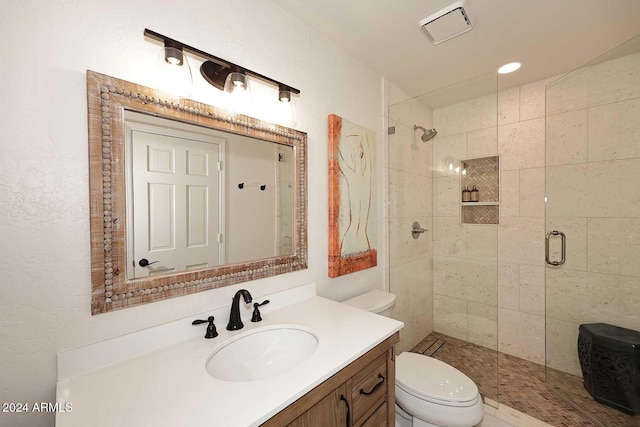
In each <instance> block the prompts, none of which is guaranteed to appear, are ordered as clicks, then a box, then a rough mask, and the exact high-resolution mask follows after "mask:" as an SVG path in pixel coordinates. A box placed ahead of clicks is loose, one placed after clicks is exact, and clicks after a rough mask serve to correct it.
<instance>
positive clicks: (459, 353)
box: [411, 332, 640, 427]
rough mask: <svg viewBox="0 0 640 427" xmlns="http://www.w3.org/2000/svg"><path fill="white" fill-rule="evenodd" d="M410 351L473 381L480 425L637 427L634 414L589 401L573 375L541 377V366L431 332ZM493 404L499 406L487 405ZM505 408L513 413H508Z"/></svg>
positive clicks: (639, 423)
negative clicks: (480, 403)
mask: <svg viewBox="0 0 640 427" xmlns="http://www.w3.org/2000/svg"><path fill="white" fill-rule="evenodd" d="M411 351H413V352H416V353H422V354H426V355H427V356H433V357H435V358H436V359H439V360H442V361H443V362H446V363H448V364H450V365H452V366H454V367H455V368H457V369H459V370H460V371H462V372H464V373H465V374H466V375H467V376H468V377H470V378H471V379H472V380H473V381H475V383H476V384H477V385H478V388H479V389H480V393H482V394H483V395H484V396H485V403H489V405H488V406H487V405H485V419H486V422H485V421H483V423H482V424H480V427H494V426H495V427H503V426H510V425H513V426H520V427H524V426H526V427H529V426H531V427H533V426H544V425H545V423H548V424H550V425H552V426H554V427H638V426H640V416H635V417H632V416H629V415H626V414H623V413H622V412H620V411H617V410H615V409H613V408H609V407H608V406H605V405H601V404H599V403H597V402H595V401H594V400H593V399H592V398H591V396H590V395H589V394H588V393H587V391H586V390H585V389H584V387H583V386H582V380H581V379H580V378H578V377H575V376H573V375H569V374H565V373H563V372H560V371H554V370H549V372H548V374H547V375H546V376H545V368H544V366H542V365H538V364H536V363H533V362H529V361H527V360H524V359H520V358H518V357H514V356H510V355H508V354H504V353H500V352H496V351H493V350H489V349H487V348H485V347H481V346H478V345H475V344H471V343H469V342H466V341H462V340H459V339H456V338H452V337H449V336H447V335H443V334H439V333H437V332H434V333H432V334H430V335H429V336H428V337H426V338H425V339H424V340H423V341H422V342H420V343H419V344H418V345H417V346H416V347H415V348H414V349H413V350H411ZM498 367H499V369H498ZM563 395H564V396H563ZM563 397H569V398H570V400H571V402H576V403H577V404H576V403H569V401H568V400H567V399H565V398H563ZM494 401H497V402H499V404H497V403H496V404H495V405H491V402H494ZM505 406H506V407H505ZM492 407H493V409H495V412H492ZM511 408H512V409H513V410H514V411H509V409H511ZM578 408H579V409H578ZM518 420H520V421H518ZM540 421H542V422H541V423H540ZM536 423H538V424H536Z"/></svg>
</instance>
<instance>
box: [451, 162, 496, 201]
mask: <svg viewBox="0 0 640 427" xmlns="http://www.w3.org/2000/svg"><path fill="white" fill-rule="evenodd" d="M462 163H464V164H465V165H466V167H467V174H466V175H462V188H465V187H469V190H471V189H472V188H473V186H474V185H475V186H476V188H477V189H478V191H479V192H480V193H479V200H480V201H481V202H497V201H498V200H499V199H498V188H499V185H498V182H499V181H498V180H499V170H500V168H499V167H498V157H497V156H493V157H483V158H480V159H469V160H462ZM460 191H462V190H460Z"/></svg>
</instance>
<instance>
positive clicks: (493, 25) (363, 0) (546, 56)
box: [273, 0, 640, 96]
mask: <svg viewBox="0 0 640 427" xmlns="http://www.w3.org/2000/svg"><path fill="white" fill-rule="evenodd" d="M273 1H274V2H275V3H277V4H278V5H280V6H281V7H282V8H284V9H285V10H286V11H288V12H289V13H290V14H292V15H293V16H295V17H297V18H298V19H300V20H301V21H303V22H304V23H306V24H307V25H308V26H309V27H311V28H312V29H314V30H315V31H317V32H318V33H320V34H321V35H323V36H325V37H326V38H328V39H329V40H331V41H333V42H334V43H335V44H337V45H338V46H340V47H342V48H343V49H344V50H346V51H347V52H349V53H350V54H351V55H353V56H354V57H355V58H357V59H359V60H360V61H362V62H363V63H365V64H366V65H367V66H369V67H370V68H371V69H373V70H375V71H376V72H378V73H379V74H381V75H383V76H385V77H387V78H388V79H389V80H391V81H392V82H394V83H395V84H396V85H398V86H399V87H400V88H401V89H403V90H404V91H405V92H407V93H408V94H409V95H411V96H419V95H422V94H425V93H427V92H431V91H434V90H436V89H439V88H443V87H445V86H449V85H452V84H454V83H459V82H461V81H463V80H466V79H470V78H473V77H477V76H485V75H487V74H491V73H494V72H495V70H496V69H497V68H498V67H499V66H500V65H502V64H504V63H506V62H511V61H514V60H518V61H521V62H523V67H522V68H521V69H520V70H519V71H517V72H516V73H513V74H512V75H510V76H509V77H508V78H504V77H501V81H500V88H501V89H502V88H506V87H509V86H512V85H515V84H523V83H527V82H532V81H537V80H541V79H544V78H547V77H551V76H555V75H558V74H560V73H563V72H566V71H569V70H572V69H574V68H577V67H579V66H580V65H583V64H585V63H587V62H589V61H591V60H593V59H595V58H596V57H598V56H599V55H601V54H603V53H605V52H607V51H608V50H610V49H613V48H615V47H616V46H618V45H620V44H622V43H624V42H625V41H627V40H628V39H630V38H632V37H634V36H636V35H638V34H640V0H468V3H469V7H470V9H471V13H472V17H473V24H474V28H473V29H472V30H471V31H469V32H467V33H465V34H462V35H460V36H458V37H455V38H453V39H451V40H449V41H446V42H444V43H442V44H439V45H436V46H433V45H431V44H430V43H429V41H428V40H427V39H426V37H424V35H423V34H422V33H421V31H420V29H419V28H418V21H419V20H420V19H421V18H423V17H426V16H428V15H430V14H432V13H434V12H436V11H438V10H440V9H441V8H443V7H444V6H447V5H448V4H451V3H453V0H273Z"/></svg>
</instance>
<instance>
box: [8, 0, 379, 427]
mask: <svg viewBox="0 0 640 427" xmlns="http://www.w3.org/2000/svg"><path fill="white" fill-rule="evenodd" d="M0 9H1V10H0V16H1V17H2V18H0V21H1V23H2V25H0V39H1V40H4V42H3V43H2V44H0V57H2V58H3V65H2V74H3V82H4V84H3V101H4V102H2V103H0V124H1V128H2V129H3V132H2V136H0V142H1V143H0V236H2V237H1V238H2V245H0V260H1V261H0V262H1V263H2V265H1V267H0V270H1V271H2V275H1V279H0V281H1V286H0V304H1V308H0V338H1V344H2V345H0V378H2V380H1V381H0V400H1V401H2V402H35V401H52V400H53V399H54V387H55V379H56V361H55V354H56V352H57V351H59V350H62V349H68V348H72V347H76V346H81V345H84V344H88V343H92V342H96V341H100V340H103V339H106V338H108V337H113V336H117V335H121V334H124V333H127V332H130V331H134V330H139V329H143V328H147V327H151V326H154V325H158V324H161V323H164V322H169V321H173V320H175V319H180V318H183V317H186V316H189V315H191V314H193V313H198V312H203V311H206V310H208V309H210V308H212V307H215V306H219V305H222V304H226V303H228V302H229V300H230V298H231V296H232V294H233V292H235V291H236V290H237V289H238V288H240V287H244V288H247V289H249V290H250V291H251V292H252V293H253V294H254V296H260V295H263V294H267V293H272V292H275V291H277V290H281V289H285V288H290V287H293V286H295V285H298V284H302V283H309V282H314V281H315V282H317V284H318V290H319V293H320V294H321V295H324V296H327V297H330V298H334V299H337V300H342V299H345V298H347V297H351V296H353V295H355V294H358V293H361V292H363V291H364V290H368V289H372V288H382V286H383V275H382V269H383V267H384V266H383V265H380V264H383V262H384V259H385V256H384V254H381V255H379V266H378V267H377V268H372V269H369V270H366V271H363V272H359V273H354V274H350V275H347V276H344V277H341V278H338V279H332V280H329V279H328V277H327V228H328V216H327V198H328V196H327V115H328V114H330V113H335V114H338V115H341V116H343V117H345V118H348V119H349V120H351V121H353V122H355V123H358V124H360V125H362V126H365V127H367V128H369V129H372V130H374V131H376V133H377V135H378V148H379V152H382V121H381V112H382V95H381V92H382V91H381V79H380V77H379V76H378V75H376V74H375V73H373V72H372V71H370V70H369V69H368V68H366V67H365V66H363V65H362V64H360V63H359V62H356V61H355V60H353V59H352V58H350V57H349V56H348V55H347V54H346V53H344V52H343V51H341V50H339V49H338V48H336V47H335V46H334V45H333V44H331V43H330V42H328V41H326V40H324V39H322V38H321V37H320V36H318V35H317V34H316V33H314V32H312V31H310V30H309V29H308V28H307V27H305V26H304V25H303V24H301V23H299V22H297V21H296V20H294V19H293V18H291V17H290V16H289V15H287V14H286V13H284V12H283V11H282V10H281V9H280V8H278V7H277V6H275V5H274V4H272V3H271V2H268V1H265V0H238V1H234V2H222V1H219V0H207V1H204V0H196V1H190V2H188V3H184V2H172V1H168V0H156V1H150V0H127V1H124V0H114V1H112V2H108V3H105V2H90V1H84V2H80V1H72V0H59V1H55V2H51V1H45V0H36V1H33V2H3V3H2V6H0ZM145 27H146V28H149V29H152V30H154V31H157V32H160V33H162V34H166V35H167V36H170V37H173V38H175V39H178V40H180V41H183V42H184V43H187V44H190V45H192V46H195V47H198V48H200V49H202V50H204V51H208V52H210V53H212V54H215V55H217V56H220V57H223V58H227V59H229V60H231V61H233V62H236V63H238V64H241V65H244V66H246V67H247V68H251V69H254V70H256V71H257V72H260V73H262V74H265V75H269V76H272V77H274V78H276V79H278V80H281V81H283V82H285V83H287V84H291V85H292V86H294V87H297V88H299V89H300V90H301V91H302V95H301V97H300V98H299V99H298V100H297V106H298V126H297V128H298V129H300V130H303V131H306V132H308V136H309V139H308V142H309V145H308V146H309V149H308V159H309V161H308V189H309V203H308V207H309V217H308V219H309V227H308V238H309V268H308V269H307V270H305V271H300V272H296V273H291V274H287V275H282V276H277V277H274V278H269V279H264V280H259V281H255V282H251V283H246V284H242V285H238V286H232V287H229V288H223V289H219V290H213V291H208V292H204V293H199V294H195V295H190V296H185V297H180V298H175V299H172V300H168V301H163V302H157V303H152V304H147V305H143V306H140V307H135V308H131V309H126V310H121V311H117V312H113V313H107V314H102V315H98V316H93V317H92V316H91V315H90V289H91V285H90V250H89V198H88V162H87V119H86V117H87V107H86V104H87V101H86V89H85V84H86V83H85V72H86V70H87V69H91V70H95V71H98V72H101V73H104V74H109V75H112V76H114V77H118V78H121V79H125V80H129V81H133V82H137V83H141V84H145V85H149V86H151V85H153V84H154V81H153V80H154V79H153V76H154V68H153V67H154V64H153V62H154V61H155V60H156V57H157V55H158V49H159V47H158V45H156V44H154V43H151V42H149V41H147V40H145V39H144V37H143V35H142V33H143V29H144V28H145ZM193 75H194V80H195V81H196V82H197V84H196V92H195V95H194V96H193V98H196V99H198V100H201V101H204V102H208V101H210V102H211V103H213V102H214V101H213V100H215V89H213V88H211V87H209V86H207V85H206V84H205V83H202V80H201V79H200V77H199V72H198V70H197V68H195V67H194V69H193ZM199 79H200V80H199ZM274 97H275V95H274ZM378 170H379V171H380V173H382V170H383V168H382V156H379V165H378ZM379 182H382V179H380V180H379ZM381 187H382V186H380V188H379V189H378V191H379V197H378V200H380V201H381V200H383V197H382V196H383V194H384V192H383V189H382V188H381ZM378 209H379V212H378V216H379V217H380V218H382V217H383V215H382V203H379V204H378ZM382 232H383V223H382V221H380V223H379V230H378V233H379V235H382ZM379 250H381V251H382V248H379ZM105 410H117V408H105ZM52 424H53V416H52V415H51V414H49V415H40V416H39V415H35V414H27V415H23V416H18V415H10V414H4V413H0V425H12V426H44V425H52Z"/></svg>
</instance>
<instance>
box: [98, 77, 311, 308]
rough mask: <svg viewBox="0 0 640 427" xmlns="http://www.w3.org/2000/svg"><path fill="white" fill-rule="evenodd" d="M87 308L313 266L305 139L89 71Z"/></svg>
mask: <svg viewBox="0 0 640 427" xmlns="http://www.w3.org/2000/svg"><path fill="white" fill-rule="evenodd" d="M87 97H88V119H89V123H88V124H89V184H90V202H91V207H90V212H91V282H92V294H91V312H92V314H98V313H104V312H108V311H113V310H118V309H122V308H126V307H131V306H135V305H139V304H144V303H148V302H153V301H158V300H162V299H167V298H172V297H176V296H181V295H186V294H190V293H195V292H200V291H205V290H209V289H214V288H219V287H223V286H228V285H232V284H235V283H241V282H245V281H249V280H255V279H260V278H265V277H271V276H275V275H278V274H283V273H288V272H292V271H297V270H301V269H305V268H307V237H306V226H307V219H306V218H307V201H306V194H307V188H306V142H307V136H306V134H305V133H303V132H299V131H296V130H294V129H289V128H286V127H282V126H278V125H275V124H272V123H268V122H264V121H261V120H257V119H253V118H250V117H247V116H242V115H234V114H229V113H227V112H226V111H224V110H221V109H218V108H215V107H212V106H209V105H206V104H202V103H198V102H195V101H190V100H182V99H181V100H178V99H176V98H173V97H171V96H170V95H167V94H164V93H162V92H160V91H158V90H156V89H152V88H148V87H144V86H141V85H137V84H134V83H130V82H127V81H124V80H120V79H116V78H114V77H110V76H106V75H103V74H100V73H96V72H93V71H87Z"/></svg>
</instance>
